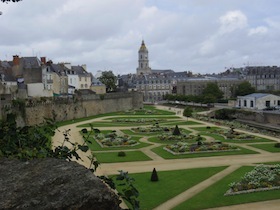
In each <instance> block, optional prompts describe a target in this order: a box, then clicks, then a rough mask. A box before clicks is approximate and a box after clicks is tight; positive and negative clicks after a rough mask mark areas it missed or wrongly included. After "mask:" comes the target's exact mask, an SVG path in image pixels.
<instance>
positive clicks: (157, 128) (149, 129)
mask: <svg viewBox="0 0 280 210" xmlns="http://www.w3.org/2000/svg"><path fill="white" fill-rule="evenodd" d="M131 130H133V131H134V132H138V133H154V132H170V131H172V130H173V128H171V127H163V126H159V125H154V126H149V127H137V128H131Z"/></svg>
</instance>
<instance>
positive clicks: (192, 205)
mask: <svg viewBox="0 0 280 210" xmlns="http://www.w3.org/2000/svg"><path fill="white" fill-rule="evenodd" d="M253 168H254V167H252V166H243V167H241V168H239V169H238V170H236V171H234V172H233V173H231V174H230V175H228V176H226V177H225V178H223V179H222V180H220V181H218V182H216V183H215V184H213V185H211V186H210V187H208V188H207V189H205V190H203V191H202V192H200V193H198V194H197V195H195V196H194V197H192V198H190V199H189V200H187V201H185V202H183V203H182V204H180V205H178V206H177V207H175V208H173V209H174V210H185V209H192V210H196V209H197V210H199V209H208V208H216V207H221V206H229V205H237V204H243V203H250V202H257V201H267V200H273V199H280V193H279V192H280V190H277V191H274V190H272V191H262V192H255V193H248V194H240V195H234V196H225V195H224V194H225V192H227V190H228V189H229V185H230V184H231V183H232V182H236V181H238V180H240V179H241V177H243V176H244V175H245V174H246V173H248V172H250V171H252V169H253ZM202 201H203V202H202Z"/></svg>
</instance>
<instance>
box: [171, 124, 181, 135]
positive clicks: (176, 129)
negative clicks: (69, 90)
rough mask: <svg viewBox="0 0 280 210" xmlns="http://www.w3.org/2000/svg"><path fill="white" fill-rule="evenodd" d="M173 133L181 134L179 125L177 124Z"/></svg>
mask: <svg viewBox="0 0 280 210" xmlns="http://www.w3.org/2000/svg"><path fill="white" fill-rule="evenodd" d="M172 135H174V136H179V135H181V132H180V130H179V128H178V125H176V126H175V128H174V131H173V134H172Z"/></svg>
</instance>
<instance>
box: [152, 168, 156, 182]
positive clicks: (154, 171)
mask: <svg viewBox="0 0 280 210" xmlns="http://www.w3.org/2000/svg"><path fill="white" fill-rule="evenodd" d="M151 181H152V182H157V181H158V175H157V171H156V169H155V168H154V170H153V172H152V176H151Z"/></svg>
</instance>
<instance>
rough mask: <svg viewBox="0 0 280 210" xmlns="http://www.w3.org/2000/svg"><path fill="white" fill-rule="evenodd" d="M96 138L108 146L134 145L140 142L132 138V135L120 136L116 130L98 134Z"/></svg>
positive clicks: (101, 143) (102, 144)
mask: <svg viewBox="0 0 280 210" xmlns="http://www.w3.org/2000/svg"><path fill="white" fill-rule="evenodd" d="M95 139H96V140H97V142H98V143H99V144H100V145H101V146H107V147H120V146H134V145H136V144H138V142H137V141H135V140H131V139H130V136H128V135H124V136H118V135H117V134H116V133H115V132H112V133H109V134H102V133H99V134H96V135H95Z"/></svg>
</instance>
